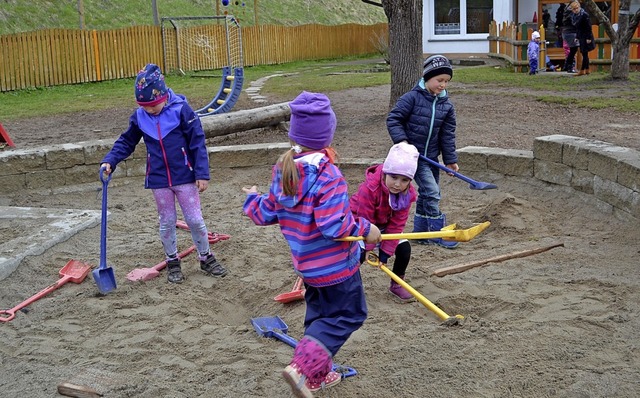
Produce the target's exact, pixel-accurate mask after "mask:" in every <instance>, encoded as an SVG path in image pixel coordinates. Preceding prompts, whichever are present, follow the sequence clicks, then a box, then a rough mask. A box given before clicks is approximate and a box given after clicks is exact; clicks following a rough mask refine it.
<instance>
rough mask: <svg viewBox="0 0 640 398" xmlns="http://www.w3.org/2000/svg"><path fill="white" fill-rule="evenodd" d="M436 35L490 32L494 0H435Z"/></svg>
mask: <svg viewBox="0 0 640 398" xmlns="http://www.w3.org/2000/svg"><path fill="white" fill-rule="evenodd" d="M433 4H434V18H435V21H434V24H433V25H434V27H435V34H436V35H459V34H463V35H464V34H477V33H489V24H490V23H491V20H492V19H493V0H433Z"/></svg>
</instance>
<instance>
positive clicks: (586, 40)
mask: <svg viewBox="0 0 640 398" xmlns="http://www.w3.org/2000/svg"><path fill="white" fill-rule="evenodd" d="M569 7H570V8H571V11H572V12H573V16H572V17H571V22H572V23H573V26H575V27H576V34H577V37H578V40H579V41H580V53H581V54H582V65H581V66H580V72H578V75H577V76H582V75H588V74H589V73H590V71H589V51H591V50H593V49H594V48H596V45H595V42H594V39H593V32H592V31H591V19H590V18H589V14H587V12H586V11H585V10H584V9H582V7H580V3H579V2H577V1H572V2H571V4H569Z"/></svg>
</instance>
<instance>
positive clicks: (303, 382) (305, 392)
mask: <svg viewBox="0 0 640 398" xmlns="http://www.w3.org/2000/svg"><path fill="white" fill-rule="evenodd" d="M282 376H283V377H284V379H285V380H286V382H287V383H289V386H290V387H291V391H292V392H293V394H294V395H295V396H296V397H298V398H313V394H312V392H316V391H320V390H323V389H325V388H329V387H333V386H335V385H336V384H338V383H340V380H342V375H341V374H340V373H338V372H333V371H331V372H329V373H327V375H326V376H325V378H324V380H323V381H321V382H319V383H313V382H310V381H309V379H307V377H306V376H305V375H303V374H302V373H301V372H300V371H299V370H298V368H297V367H296V366H295V365H289V366H287V367H286V368H284V370H283V371H282Z"/></svg>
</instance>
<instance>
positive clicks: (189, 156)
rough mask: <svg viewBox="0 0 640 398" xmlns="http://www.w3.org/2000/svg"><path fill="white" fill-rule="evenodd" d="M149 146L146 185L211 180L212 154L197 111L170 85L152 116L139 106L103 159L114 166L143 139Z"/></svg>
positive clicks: (179, 183)
mask: <svg viewBox="0 0 640 398" xmlns="http://www.w3.org/2000/svg"><path fill="white" fill-rule="evenodd" d="M140 138H142V139H143V140H144V143H145V145H146V147H147V173H146V178H145V182H144V186H145V188H150V189H157V188H167V187H172V186H175V185H181V184H189V183H193V182H195V181H196V180H209V156H208V154H207V146H206V143H205V135H204V131H203V130H202V124H201V123H200V119H199V118H198V115H196V113H195V112H194V111H193V109H192V108H191V107H190V106H189V104H188V103H187V101H186V99H185V97H184V96H182V95H179V94H175V93H174V92H173V91H172V90H171V89H169V98H168V103H167V105H166V106H165V107H164V108H163V109H162V112H160V114H159V115H157V116H153V115H150V114H148V113H147V112H145V111H144V109H142V107H140V108H138V109H137V110H136V111H135V112H134V113H133V114H132V115H131V117H130V118H129V128H128V129H127V130H126V131H125V132H124V133H122V134H121V135H120V138H118V139H117V140H116V142H115V143H114V144H113V148H112V149H111V151H109V153H107V154H106V156H105V157H104V159H102V163H109V164H110V165H111V168H112V169H113V170H115V167H116V165H117V164H118V163H120V162H121V161H123V160H125V159H126V158H128V157H129V156H130V155H131V154H132V153H133V151H134V149H135V148H136V145H137V144H138V143H139V142H140Z"/></svg>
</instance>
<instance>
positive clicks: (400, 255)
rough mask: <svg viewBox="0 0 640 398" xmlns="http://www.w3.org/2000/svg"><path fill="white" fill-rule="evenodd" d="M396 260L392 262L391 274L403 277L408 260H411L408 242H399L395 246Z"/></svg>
mask: <svg viewBox="0 0 640 398" xmlns="http://www.w3.org/2000/svg"><path fill="white" fill-rule="evenodd" d="M395 255H396V259H395V261H394V262H393V273H394V274H396V275H398V276H404V274H405V272H407V266H408V265H409V260H411V244H410V243H409V241H408V240H405V241H404V242H400V243H399V244H398V246H396V253H395Z"/></svg>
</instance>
